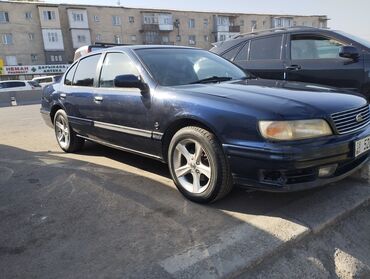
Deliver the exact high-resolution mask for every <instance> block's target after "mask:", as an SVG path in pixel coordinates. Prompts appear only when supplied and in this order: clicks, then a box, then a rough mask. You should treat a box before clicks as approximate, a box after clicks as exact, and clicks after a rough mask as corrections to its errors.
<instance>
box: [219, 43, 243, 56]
mask: <svg viewBox="0 0 370 279" xmlns="http://www.w3.org/2000/svg"><path fill="white" fill-rule="evenodd" d="M240 47H241V45H240V44H239V45H238V46H236V47H233V48H232V49H230V50H228V51H226V52H225V53H223V54H222V55H221V56H222V57H223V58H226V59H227V60H232V59H233V58H234V57H235V56H236V55H237V54H238V51H239V49H240Z"/></svg>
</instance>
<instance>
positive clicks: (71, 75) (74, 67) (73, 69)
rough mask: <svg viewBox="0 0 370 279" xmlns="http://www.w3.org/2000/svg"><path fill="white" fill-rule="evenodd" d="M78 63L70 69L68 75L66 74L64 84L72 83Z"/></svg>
mask: <svg viewBox="0 0 370 279" xmlns="http://www.w3.org/2000/svg"><path fill="white" fill-rule="evenodd" d="M77 64H78V63H76V64H74V65H73V66H72V67H71V68H70V69H69V71H68V73H67V75H66V78H65V79H64V84H65V85H72V80H73V76H74V74H75V71H76V67H77Z"/></svg>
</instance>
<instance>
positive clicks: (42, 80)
mask: <svg viewBox="0 0 370 279" xmlns="http://www.w3.org/2000/svg"><path fill="white" fill-rule="evenodd" d="M61 77H62V76H61V75H59V76H42V77H35V78H33V79H32V80H33V81H36V82H37V83H38V84H40V85H41V87H45V86H46V85H49V84H52V83H56V82H59V81H60V79H61Z"/></svg>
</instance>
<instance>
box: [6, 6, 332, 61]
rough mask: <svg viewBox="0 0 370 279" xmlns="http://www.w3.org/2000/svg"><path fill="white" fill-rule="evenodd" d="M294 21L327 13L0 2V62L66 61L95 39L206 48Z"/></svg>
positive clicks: (321, 20)
mask: <svg viewBox="0 0 370 279" xmlns="http://www.w3.org/2000/svg"><path fill="white" fill-rule="evenodd" d="M295 25H305V26H313V27H326V26H327V17H326V16H320V15H314V16H302V15H267V14H241V13H217V12H196V11H178V10H155V9H138V8H127V7H122V6H92V5H69V4H60V5H55V4H48V3H44V2H37V1H36V2H19V1H16V2H12V1H0V67H1V66H2V65H1V64H3V65H5V66H6V65H18V66H20V65H42V64H47V65H50V64H53V65H54V64H55V65H57V64H68V63H71V62H72V60H73V55H74V51H75V50H76V49H77V48H78V47H80V46H82V45H87V44H91V43H95V42H107V43H117V44H121V43H123V44H162V45H186V46H194V47H199V48H204V49H209V48H211V47H212V43H213V42H217V41H222V40H227V39H229V38H231V37H233V36H235V35H237V34H240V33H245V32H250V31H255V30H262V29H268V28H274V27H288V26H295Z"/></svg>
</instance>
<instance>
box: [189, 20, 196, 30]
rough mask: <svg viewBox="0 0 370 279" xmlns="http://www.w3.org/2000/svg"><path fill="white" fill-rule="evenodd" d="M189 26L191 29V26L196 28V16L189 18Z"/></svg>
mask: <svg viewBox="0 0 370 279" xmlns="http://www.w3.org/2000/svg"><path fill="white" fill-rule="evenodd" d="M188 27H189V28H190V29H191V28H195V19H194V18H191V19H189V21H188Z"/></svg>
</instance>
